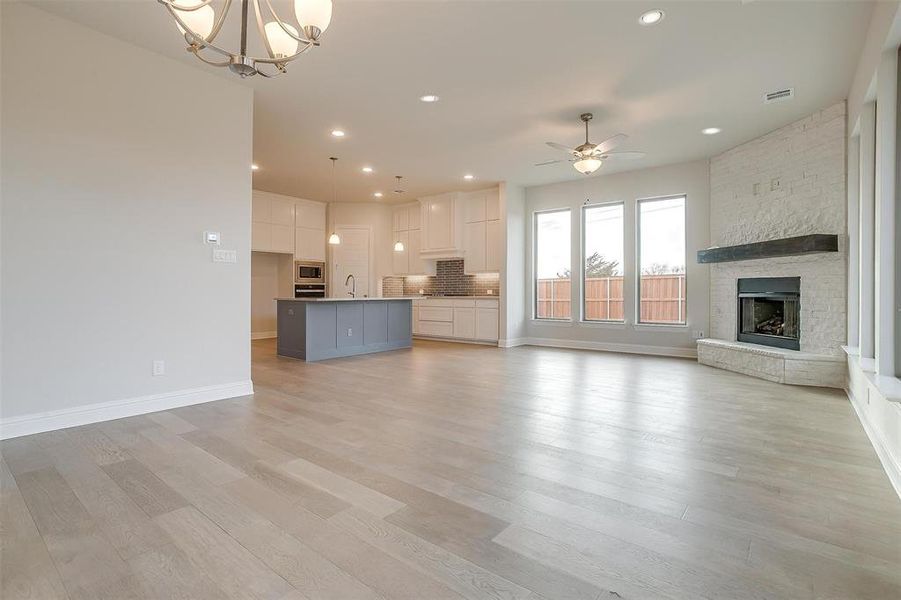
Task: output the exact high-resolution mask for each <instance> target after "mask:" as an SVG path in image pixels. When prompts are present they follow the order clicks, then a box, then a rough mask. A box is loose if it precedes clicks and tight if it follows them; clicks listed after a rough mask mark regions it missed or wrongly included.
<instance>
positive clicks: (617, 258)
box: [582, 204, 624, 322]
mask: <svg viewBox="0 0 901 600" xmlns="http://www.w3.org/2000/svg"><path fill="white" fill-rule="evenodd" d="M582 216H583V221H582V222H583V223H584V224H585V225H584V227H585V235H584V241H583V243H584V246H583V248H582V257H583V260H584V261H585V263H584V272H583V276H584V277H585V279H584V285H583V286H582V290H583V291H582V296H583V298H584V304H583V306H582V318H583V319H585V320H586V321H620V322H621V321H623V260H624V258H623V205H622V204H606V205H598V206H586V207H585V208H584V209H583V215H582Z"/></svg>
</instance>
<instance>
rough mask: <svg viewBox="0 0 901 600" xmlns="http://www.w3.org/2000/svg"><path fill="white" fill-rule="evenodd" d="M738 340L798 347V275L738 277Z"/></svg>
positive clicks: (799, 282)
mask: <svg viewBox="0 0 901 600" xmlns="http://www.w3.org/2000/svg"><path fill="white" fill-rule="evenodd" d="M738 341H740V342H751V343H753V344H763V345H764V346H774V347H776V348H787V349H789V350H800V349H801V278H800V277H755V278H753V279H739V280H738Z"/></svg>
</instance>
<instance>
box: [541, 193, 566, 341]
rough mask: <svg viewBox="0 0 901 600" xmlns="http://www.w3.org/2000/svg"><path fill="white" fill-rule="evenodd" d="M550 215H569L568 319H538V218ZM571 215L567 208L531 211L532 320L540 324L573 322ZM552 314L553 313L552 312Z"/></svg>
mask: <svg viewBox="0 0 901 600" xmlns="http://www.w3.org/2000/svg"><path fill="white" fill-rule="evenodd" d="M552 213H567V214H568V215H569V246H570V248H569V262H570V265H569V273H570V278H569V281H570V283H569V285H570V288H569V289H570V295H569V317H568V318H567V317H539V316H538V260H537V257H538V217H539V216H540V215H545V214H552ZM572 213H573V210H572V208H571V207H569V206H564V207H560V208H548V209H543V210H536V211H532V286H531V287H532V320H533V321H539V322H542V323H558V324H564V323H565V324H569V323H572V322H573V309H572V304H573V298H572V230H573V227H572ZM552 312H553V311H552Z"/></svg>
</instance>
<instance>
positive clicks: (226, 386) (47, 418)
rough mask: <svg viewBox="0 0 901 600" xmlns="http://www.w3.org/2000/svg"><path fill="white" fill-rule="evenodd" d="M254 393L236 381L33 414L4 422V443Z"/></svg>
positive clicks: (0, 421)
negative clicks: (48, 432)
mask: <svg viewBox="0 0 901 600" xmlns="http://www.w3.org/2000/svg"><path fill="white" fill-rule="evenodd" d="M252 393H253V382H252V381H250V380H247V381H236V382H234V383H223V384H221V385H210V386H206V387H197V388H189V389H186V390H176V391H174V392H166V393H163V394H153V395H150V396H139V397H137V398H128V399H125V400H113V401H112V402H100V403H97V404H87V405H84V406H77V407H75V408H65V409H62V410H52V411H47V412H42V413H32V414H30V415H22V416H20V417H9V418H6V419H0V440H6V439H9V438H15V437H20V436H23V435H31V434H33V433H43V432H45V431H53V430H56V429H65V428H67V427H77V426H79V425H88V424H90V423H99V422H100V421H111V420H113V419H122V418H124V417H134V416H136V415H143V414H146V413H151V412H157V411H160V410H169V409H172V408H179V407H181V406H190V405H192V404H201V403H203V402H212V401H213V400H225V399H226V398H234V397H236V396H247V395H248V394H252Z"/></svg>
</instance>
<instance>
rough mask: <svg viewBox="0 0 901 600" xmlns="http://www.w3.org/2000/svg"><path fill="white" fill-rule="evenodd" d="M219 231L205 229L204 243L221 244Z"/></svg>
mask: <svg viewBox="0 0 901 600" xmlns="http://www.w3.org/2000/svg"><path fill="white" fill-rule="evenodd" d="M219 241H220V240H219V232H218V231H204V232H203V243H204V244H215V245H217V246H218V245H219Z"/></svg>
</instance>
